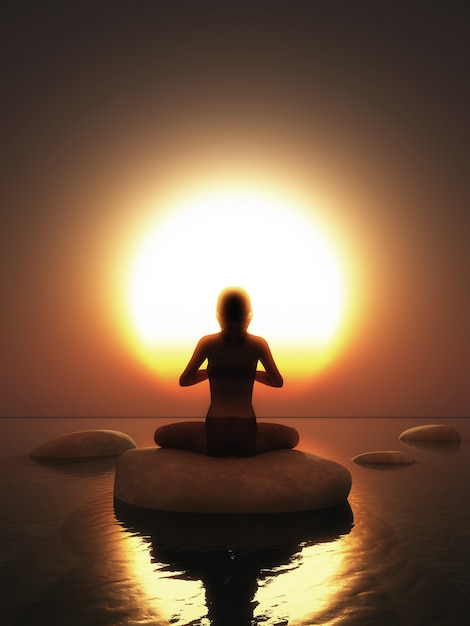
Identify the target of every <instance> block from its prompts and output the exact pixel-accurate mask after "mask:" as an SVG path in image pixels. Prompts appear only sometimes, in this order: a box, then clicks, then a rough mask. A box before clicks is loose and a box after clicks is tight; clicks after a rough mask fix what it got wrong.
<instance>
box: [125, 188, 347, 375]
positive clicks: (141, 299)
mask: <svg viewBox="0 0 470 626" xmlns="http://www.w3.org/2000/svg"><path fill="white" fill-rule="evenodd" d="M227 286H241V287H243V288H245V289H246V290H247V291H248V293H249V294H250V296H251V301H252V306H253V320H252V323H251V325H250V328H249V332H251V333H253V334H259V335H262V336H263V337H265V338H266V339H267V340H268V342H269V344H270V346H271V348H272V351H273V354H274V356H275V359H276V361H277V362H278V365H279V367H280V369H281V371H282V372H283V373H284V374H286V375H288V374H293V375H294V376H295V377H297V378H299V377H300V378H306V377H307V378H308V377H309V376H311V375H312V374H313V373H315V371H318V369H319V368H320V367H322V366H323V365H324V363H325V362H326V360H328V355H330V356H331V353H332V349H333V345H334V344H335V340H336V338H337V336H338V332H339V330H340V327H341V321H342V318H343V316H344V308H345V287H344V277H343V275H342V272H341V268H340V266H339V262H338V257H337V255H335V253H334V251H333V248H332V245H331V243H330V242H329V240H328V237H327V236H326V234H325V232H324V231H323V230H322V228H321V226H320V225H319V224H318V223H315V221H314V219H313V217H312V216H311V214H308V212H307V211H305V210H300V209H295V208H294V207H293V206H291V204H289V203H288V202H285V201H282V200H280V199H279V198H277V197H271V196H269V195H267V194H261V193H256V192H253V191H252V190H250V191H247V192H242V191H226V190H224V191H222V192H214V193H212V194H205V195H201V196H200V197H199V198H196V199H192V200H191V201H189V202H187V203H183V204H182V205H181V206H179V207H177V208H172V210H171V211H168V212H167V213H163V215H162V216H161V217H160V218H159V219H158V220H156V222H155V224H154V225H153V226H152V228H151V229H150V231H149V232H148V233H147V235H146V237H145V238H144V239H143V241H142V242H141V244H140V247H139V249H138V252H137V254H136V258H135V261H134V263H133V267H132V271H131V274H130V280H129V295H128V301H129V316H130V321H131V325H132V327H133V328H134V330H135V340H134V343H135V345H136V347H137V349H138V351H139V353H140V354H141V356H143V358H144V359H145V360H146V361H147V362H148V363H149V364H151V366H152V367H153V368H154V369H155V371H156V372H157V373H158V374H160V375H161V376H162V377H164V378H168V377H172V378H177V377H178V376H179V374H180V373H181V370H182V369H183V368H184V366H185V364H186V361H187V360H188V359H189V357H190V355H191V353H192V350H193V348H194V346H195V344H196V342H197V340H198V339H199V338H200V337H201V336H202V335H205V334H209V333H213V332H217V331H218V330H219V327H218V324H217V321H216V318H215V305H216V300H217V296H218V294H219V292H220V291H221V290H222V289H223V288H224V287H227Z"/></svg>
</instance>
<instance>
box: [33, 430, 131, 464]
mask: <svg viewBox="0 0 470 626" xmlns="http://www.w3.org/2000/svg"><path fill="white" fill-rule="evenodd" d="M135 447H136V443H135V441H134V440H133V439H132V438H131V437H129V435H126V434H125V433H122V432H120V431H118V430H79V431H77V432H74V433H67V434H66V435H61V436H60V437H55V438H54V439H50V440H49V441H46V442H45V443H43V444H41V445H40V446H38V447H37V448H34V450H31V452H30V453H29V456H32V457H36V458H43V459H47V458H49V459H85V458H97V457H107V456H119V455H121V454H122V453H123V452H126V451H127V450H130V449H132V448H135Z"/></svg>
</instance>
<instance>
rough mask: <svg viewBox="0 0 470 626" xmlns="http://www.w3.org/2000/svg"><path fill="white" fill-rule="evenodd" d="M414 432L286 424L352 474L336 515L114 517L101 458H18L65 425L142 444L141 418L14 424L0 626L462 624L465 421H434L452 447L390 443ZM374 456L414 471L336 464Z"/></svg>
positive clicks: (123, 513) (368, 423) (6, 465)
mask: <svg viewBox="0 0 470 626" xmlns="http://www.w3.org/2000/svg"><path fill="white" fill-rule="evenodd" d="M426 421H427V422H429V421H432V420H410V419H408V420H401V419H400V420H396V419H381V420H372V419H369V420H360V419H349V420H318V419H315V420H309V419H299V420H295V425H296V426H297V427H298V428H299V430H300V432H301V436H302V443H301V448H302V449H305V450H308V451H312V452H315V453H318V454H322V455H325V456H328V457H330V458H333V459H335V460H337V461H338V462H340V463H342V464H344V465H346V466H347V467H348V468H349V469H350V471H351V473H352V475H353V488H352V491H351V495H350V498H349V505H348V506H345V507H339V508H338V509H335V510H331V511H327V512H317V513H306V514H284V515H276V516H273V515H271V516H269V515H267V516H225V515H224V516H209V515H185V514H152V515H146V516H141V515H135V514H134V513H135V512H134V511H131V510H129V509H125V510H124V509H122V508H115V505H114V502H113V480H114V465H115V461H114V460H95V461H88V462H84V463H72V464H55V465H50V464H49V465H44V464H38V463H37V462H35V461H33V460H32V459H29V457H28V456H27V452H28V450H29V449H30V448H31V447H32V446H33V445H35V444H37V443H40V442H41V441H42V440H44V439H45V438H47V437H49V436H53V435H55V434H61V433H63V432H67V431H71V430H76V429H78V428H104V427H107V428H119V429H121V430H125V432H128V433H129V434H131V436H134V437H135V438H136V440H137V442H138V443H139V445H150V440H151V435H152V433H151V431H152V429H153V427H154V423H152V421H151V420H136V421H134V422H132V424H131V425H130V427H129V423H130V420H128V421H127V426H128V427H127V428H126V427H125V425H124V424H123V421H122V420H120V423H119V424H116V423H113V422H112V421H111V420H108V421H106V422H105V420H102V422H101V423H97V421H96V420H94V422H93V424H91V423H90V422H89V421H88V420H82V421H80V420H74V421H73V423H72V421H71V422H66V423H65V425H64V421H63V420H50V421H48V420H21V433H22V436H21V437H19V436H18V423H16V422H15V423H13V422H12V421H10V420H3V421H2V422H1V423H0V427H1V435H2V442H3V443H2V456H1V459H0V466H1V469H2V474H1V476H2V478H1V483H0V489H1V501H2V503H3V506H2V510H1V513H0V533H1V534H0V536H1V570H0V571H1V573H0V576H1V586H0V589H1V592H0V593H1V598H2V612H1V616H0V623H1V624H2V625H3V624H5V625H12V626H13V625H18V626H19V625H28V626H29V625H31V626H32V625H33V624H34V625H35V626H36V625H37V624H45V625H48V626H55V625H56V624H57V625H59V624H60V625H61V626H63V625H67V626H69V625H70V626H75V625H77V626H78V625H80V626H81V625H87V626H88V625H90V626H100V625H103V626H116V625H121V624H123V625H124V624H126V625H130V626H137V625H139V626H140V625H150V624H152V625H157V626H160V625H161V626H163V625H165V626H166V625H169V624H172V625H176V626H183V625H184V626H186V625H189V624H191V625H201V626H209V625H211V626H232V625H233V626H235V625H236V626H245V625H246V626H249V625H252V624H262V625H263V626H281V625H287V624H289V626H292V625H311V624H324V625H339V624H341V625H347V626H352V625H354V626H356V625H357V626H368V625H370V626H377V625H379V624H380V625H381V626H386V625H398V624H400V625H405V626H408V625H409V626H415V625H416V626H419V625H423V626H429V625H434V626H438V625H445V626H460V625H462V626H463V625H464V624H465V625H466V624H467V623H468V614H469V610H470V504H469V499H468V495H469V489H468V483H469V478H470V455H469V448H470V424H469V422H470V420H460V421H457V420H453V421H452V422H449V421H448V420H447V421H446V423H452V425H455V426H457V427H458V428H459V430H460V431H461V432H462V434H463V436H464V440H463V442H462V444H461V445H460V446H452V447H449V446H441V447H424V448H423V447H420V448H411V447H408V446H407V447H406V448H405V446H404V445H403V444H401V443H399V441H398V434H399V433H400V432H401V431H402V430H403V429H404V428H407V427H410V426H414V425H416V424H418V423H423V422H426ZM434 421H436V420H434ZM437 421H443V420H437ZM46 433H47V435H46ZM373 449H397V450H400V449H402V450H405V449H406V451H407V452H409V453H411V454H412V455H413V456H415V458H416V459H417V463H416V464H415V465H412V466H405V467H397V468H388V469H383V468H382V469H377V468H376V467H370V468H365V467H361V466H358V465H356V464H354V463H352V462H351V461H350V459H351V457H352V456H354V455H355V454H359V453H360V452H365V451H368V450H373Z"/></svg>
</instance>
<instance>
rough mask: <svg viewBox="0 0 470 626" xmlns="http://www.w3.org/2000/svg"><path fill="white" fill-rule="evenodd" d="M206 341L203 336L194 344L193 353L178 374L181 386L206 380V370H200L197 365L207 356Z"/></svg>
mask: <svg viewBox="0 0 470 626" xmlns="http://www.w3.org/2000/svg"><path fill="white" fill-rule="evenodd" d="M206 344H207V341H206V340H205V338H204V337H203V338H202V339H201V340H200V341H199V343H198V344H197V346H196V349H195V350H194V354H193V356H192V357H191V359H190V361H189V363H188V364H187V366H186V369H185V370H184V372H183V373H182V374H181V376H180V385H181V387H188V386H189V385H196V384H197V383H200V382H202V381H203V380H207V379H208V378H209V377H208V375H207V370H200V369H199V367H200V366H201V365H202V363H203V362H204V361H205V360H206V358H207V350H206Z"/></svg>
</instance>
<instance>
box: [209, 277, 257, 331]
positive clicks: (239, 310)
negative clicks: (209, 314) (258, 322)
mask: <svg viewBox="0 0 470 626" xmlns="http://www.w3.org/2000/svg"><path fill="white" fill-rule="evenodd" d="M252 316H253V313H252V310H251V301H250V296H249V295H248V293H247V292H246V291H245V290H244V289H242V288H241V287H226V288H225V289H223V290H222V291H221V292H220V294H219V297H218V299H217V319H218V321H219V324H220V326H221V328H222V330H228V329H230V330H239V331H245V330H246V329H247V328H248V326H249V324H250V322H251V318H252Z"/></svg>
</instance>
